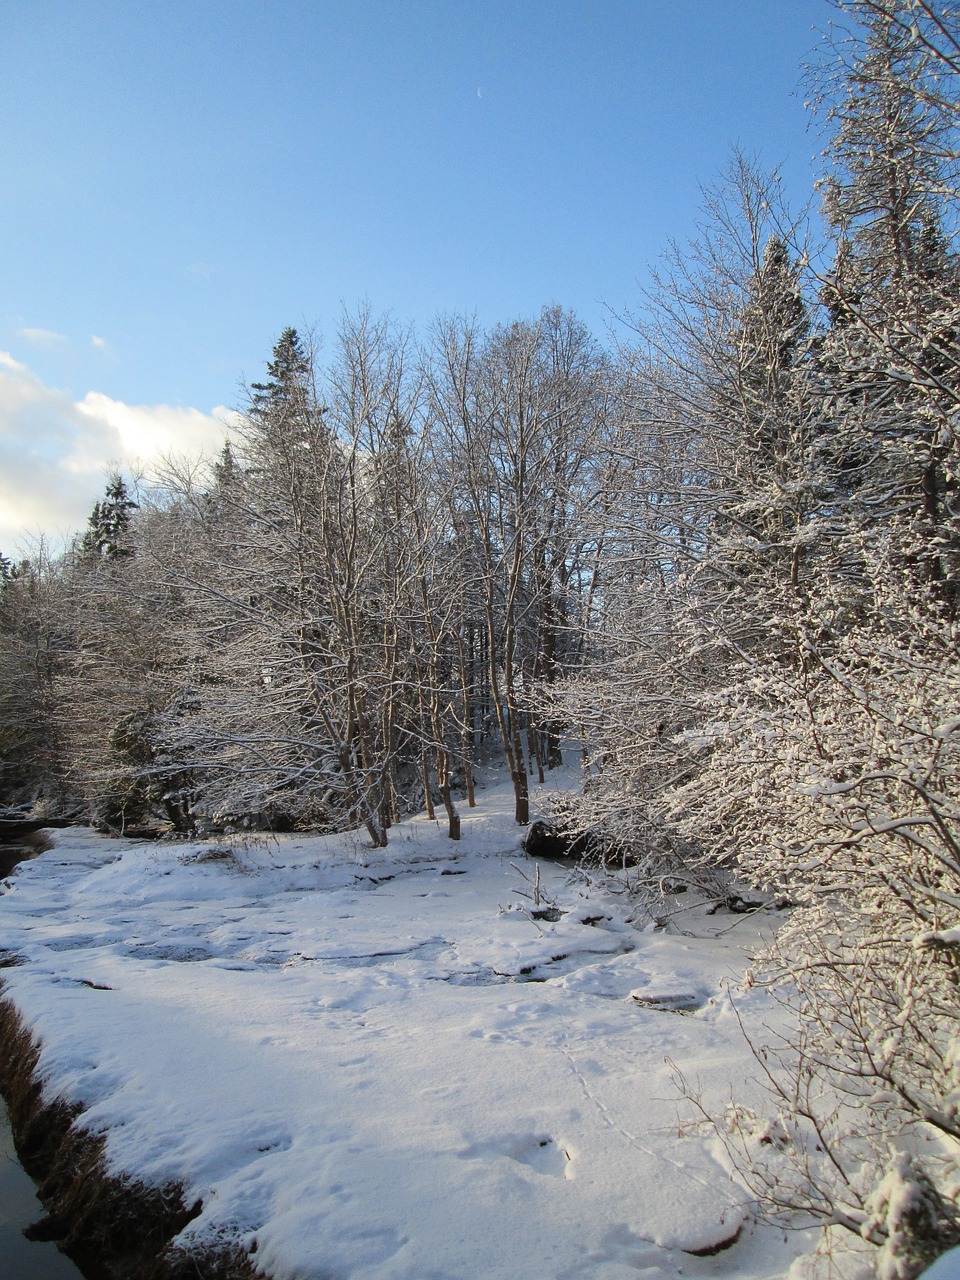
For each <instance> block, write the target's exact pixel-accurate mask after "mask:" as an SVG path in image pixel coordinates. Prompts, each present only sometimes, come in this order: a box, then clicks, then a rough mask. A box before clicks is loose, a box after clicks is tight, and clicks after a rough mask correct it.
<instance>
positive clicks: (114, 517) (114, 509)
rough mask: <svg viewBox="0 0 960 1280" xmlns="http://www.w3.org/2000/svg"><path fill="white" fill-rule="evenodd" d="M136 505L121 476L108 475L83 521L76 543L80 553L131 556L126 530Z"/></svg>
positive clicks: (98, 556) (94, 556)
mask: <svg viewBox="0 0 960 1280" xmlns="http://www.w3.org/2000/svg"><path fill="white" fill-rule="evenodd" d="M137 509H138V504H137V503H136V502H134V500H133V499H132V498H131V497H130V495H129V493H128V491H127V486H126V484H125V482H124V480H123V478H122V476H120V475H116V474H115V475H113V476H111V478H110V481H109V482H108V484H107V487H106V490H105V491H104V496H103V498H102V499H101V500H100V501H99V502H97V503H96V504H95V505H94V508H93V511H92V513H91V515H90V518H89V519H88V521H87V531H86V533H85V534H84V535H83V539H82V540H81V543H80V551H81V554H82V555H83V556H84V557H87V558H89V559H102V560H118V559H124V558H127V557H129V556H132V555H133V554H134V553H133V548H132V547H131V546H130V545H129V541H128V531H129V528H130V519H131V514H132V513H133V512H134V511H136V510H137Z"/></svg>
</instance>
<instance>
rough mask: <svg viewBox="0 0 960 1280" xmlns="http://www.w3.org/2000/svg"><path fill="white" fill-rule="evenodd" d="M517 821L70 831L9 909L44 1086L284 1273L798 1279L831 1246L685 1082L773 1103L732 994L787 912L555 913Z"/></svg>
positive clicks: (6, 941)
mask: <svg viewBox="0 0 960 1280" xmlns="http://www.w3.org/2000/svg"><path fill="white" fill-rule="evenodd" d="M511 810H512V799H511V797H510V794H509V788H508V787H504V786H502V785H494V784H491V785H490V786H489V787H487V788H486V789H484V790H482V791H481V792H480V793H479V805H478V807H477V808H476V809H475V810H472V811H469V810H466V809H464V811H463V839H462V840H461V841H460V842H459V844H455V843H452V842H450V841H449V840H447V839H446V838H445V835H444V833H443V831H442V829H440V828H439V827H438V825H437V824H435V823H431V822H429V821H427V820H426V819H425V818H418V819H415V820H412V821H409V822H405V823H403V824H402V825H401V826H400V827H399V828H395V829H394V830H393V831H392V832H391V843H390V846H389V848H388V849H386V850H376V851H374V850H372V849H370V848H368V847H367V846H366V845H365V843H364V840H363V839H362V838H361V837H360V836H349V837H343V836H340V837H336V838H334V837H302V836H289V837H281V838H279V839H278V840H275V839H270V840H269V841H263V840H261V841H256V840H247V841H244V840H243V839H242V838H239V837H236V838H230V839H227V840H224V841H221V842H220V843H219V844H213V843H210V842H207V843H204V844H176V843H172V844H160V845H151V844H145V843H136V842H133V841H121V840H107V839H104V838H102V837H100V836H98V835H96V834H95V833H94V832H91V831H87V830H73V831H64V832H61V833H58V835H57V838H56V840H57V842H56V847H55V848H54V849H53V850H51V851H49V852H47V853H44V854H43V855H41V857H40V858H39V859H37V860H36V861H34V862H32V863H27V864H25V865H24V866H22V867H21V868H20V870H19V871H18V872H17V874H16V875H15V876H14V877H13V878H12V879H11V880H10V881H9V882H8V884H7V887H6V891H5V892H4V893H3V894H2V895H0V943H2V946H3V947H4V948H7V949H10V950H13V951H16V952H18V953H19V955H20V956H21V957H22V958H23V960H24V961H25V963H22V964H20V965H18V966H17V967H14V968H10V969H6V970H5V971H4V974H3V976H4V980H5V983H6V989H7V995H8V996H10V997H12V999H13V1000H14V1001H15V1002H16V1004H17V1005H18V1007H19V1008H20V1010H21V1012H22V1014H23V1017H24V1019H25V1021H26V1022H27V1024H28V1025H29V1026H30V1028H31V1029H32V1030H33V1031H34V1032H35V1034H36V1035H37V1036H38V1037H39V1038H40V1040H41V1042H42V1045H43V1049H42V1055H41V1059H40V1069H41V1071H42V1073H43V1075H44V1078H45V1081H46V1095H47V1097H48V1098H53V1097H59V1098H62V1099H64V1100H65V1101H66V1102H68V1103H71V1104H80V1105H81V1106H82V1107H83V1108H84V1116H83V1123H84V1125H86V1126H87V1127H89V1128H90V1129H91V1130H94V1131H96V1132H104V1133H106V1134H107V1147H106V1151H107V1158H108V1160H109V1162H110V1168H111V1171H113V1172H125V1173H131V1174H135V1175H137V1176H139V1177H140V1178H142V1179H144V1180H146V1181H148V1182H156V1183H158V1184H162V1183H167V1182H169V1181H171V1180H176V1181H178V1182H182V1183H183V1184H184V1185H185V1187H186V1188H187V1190H186V1197H185V1198H186V1200H187V1202H188V1203H190V1202H192V1201H193V1200H195V1199H197V1198H199V1199H202V1201H203V1211H202V1213H201V1215H200V1216H199V1217H198V1218H196V1219H195V1220H194V1221H193V1222H192V1223H191V1224H190V1225H189V1227H188V1228H187V1229H186V1231H185V1233H184V1237H183V1238H184V1241H185V1242H189V1241H191V1240H194V1239H200V1240H204V1241H210V1240H222V1239H225V1238H226V1239H234V1240H239V1241H240V1242H241V1243H244V1244H248V1245H249V1244H251V1243H252V1242H253V1241H254V1240H255V1241H256V1249H257V1251H256V1260H257V1262H258V1264H259V1265H260V1266H262V1267H263V1269H264V1270H265V1271H266V1272H267V1273H268V1274H269V1275H270V1276H271V1277H273V1278H274V1280H294V1278H296V1280H321V1278H324V1280H328V1278H331V1277H335V1278H336V1280H348V1278H349V1280H461V1278H462V1280H477V1278H479V1277H483V1278H484V1280H517V1278H518V1277H523V1278H524V1280H574V1278H576V1280H583V1278H584V1277H586V1278H589V1280H636V1277H637V1276H638V1275H648V1276H672V1275H679V1274H683V1275H685V1276H694V1277H696V1276H704V1277H705V1276H718V1277H719V1276H730V1277H734V1276H735V1277H743V1278H745V1280H746V1278H749V1277H757V1278H758V1280H759V1278H771V1280H772V1278H773V1277H782V1276H784V1275H785V1274H786V1273H787V1271H788V1270H789V1269H790V1267H791V1262H792V1260H793V1259H794V1258H796V1257H797V1256H798V1255H799V1254H801V1253H802V1252H804V1251H805V1250H810V1249H811V1248H812V1247H813V1246H814V1244H815V1242H816V1241H815V1237H814V1236H812V1235H811V1234H808V1233H803V1232H801V1233H797V1234H793V1235H791V1236H789V1237H788V1238H787V1239H786V1240H785V1239H784V1237H783V1235H782V1234H781V1233H779V1232H777V1231H774V1230H773V1229H771V1228H768V1227H759V1226H756V1225H755V1224H753V1223H751V1222H750V1221H749V1219H748V1217H747V1212H746V1208H745V1205H744V1197H743V1194H742V1192H741V1191H740V1189H739V1188H738V1186H737V1185H736V1184H735V1183H734V1182H733V1181H731V1179H730V1178H729V1176H728V1174H727V1172H726V1170H725V1169H724V1168H723V1167H722V1165H721V1164H720V1163H719V1161H718V1159H717V1158H716V1156H715V1144H712V1143H711V1142H710V1140H709V1138H708V1136H707V1135H704V1134H702V1133H698V1132H697V1131H696V1129H695V1127H694V1126H692V1125H688V1124H686V1123H682V1122H681V1119H678V1116H680V1117H681V1118H682V1117H683V1116H684V1115H685V1112H684V1109H683V1106H682V1104H681V1103H680V1101H679V1099H678V1095H677V1090H676V1087H675V1085H674V1083H673V1068H672V1066H671V1065H670V1064H671V1063H675V1064H676V1066H677V1067H678V1068H680V1069H681V1070H682V1071H683V1073H684V1075H685V1076H686V1077H687V1078H688V1079H689V1080H695V1081H697V1082H698V1085H699V1087H700V1088H701V1089H702V1091H703V1096H704V1100H705V1102H707V1103H708V1104H709V1105H711V1106H713V1107H715V1109H716V1110H718V1111H721V1110H722V1109H723V1106H724V1104H725V1103H726V1102H727V1101H728V1100H729V1099H730V1097H731V1095H732V1094H733V1093H734V1092H736V1096H737V1097H738V1099H739V1100H740V1101H745V1102H748V1103H749V1102H755V1101H756V1100H757V1097H758V1090H757V1087H756V1086H755V1085H753V1084H751V1078H752V1077H753V1076H754V1074H755V1071H754V1069H753V1060H752V1058H751V1055H750V1051H749V1049H748V1047H747V1045H746V1044H745V1042H744V1040H743V1037H742V1035H741V1032H740V1029H739V1026H738V1021H737V1018H736V1016H735V1014H734V1013H733V1011H732V1009H731V1005H730V996H729V994H728V991H727V986H726V984H727V983H728V982H729V981H732V982H733V983H734V984H736V981H737V979H738V976H739V975H740V974H741V972H742V971H743V969H744V967H745V966H746V964H747V963H748V955H747V953H748V952H749V950H750V948H751V947H753V946H755V945H756V942H757V936H758V930H759V928H760V927H762V926H763V925H764V924H765V926H766V927H767V928H769V927H770V921H769V920H766V921H763V920H762V918H760V917H753V918H747V917H735V916H729V915H728V916H719V915H718V916H712V917H706V916H705V915H703V914H700V915H697V913H695V912H694V913H691V915H690V923H691V925H694V924H695V925H696V930H695V933H696V935H698V936H694V933H693V932H691V934H690V935H689V936H688V935H685V934H683V933H680V932H664V931H662V930H656V929H654V928H653V927H652V926H651V925H647V926H644V925H643V924H642V923H640V924H637V925H633V924H631V923H629V922H628V917H629V915H630V912H631V909H632V907H633V905H634V904H633V903H632V902H631V901H630V899H629V898H628V897H626V896H625V895H622V894H618V893H617V892H616V891H615V889H614V890H611V889H610V888H606V889H604V888H601V887H599V886H597V885H592V886H591V885H588V884H587V883H586V881H585V880H584V879H583V878H582V877H580V876H578V875H576V874H575V873H572V872H571V871H569V870H566V869H563V868H561V867H557V866H554V865H549V864H542V865H541V869H540V870H541V876H542V891H543V898H542V900H541V904H540V905H541V908H547V907H549V906H555V907H556V908H558V909H559V911H561V912H562V914H560V915H559V918H557V919H553V920H551V919H548V918H543V919H534V918H532V912H533V907H534V903H533V902H532V900H531V897H530V896H529V895H530V894H531V893H532V880H533V878H534V875H535V868H534V864H533V863H532V862H530V861H529V860H526V859H525V858H524V857H523V855H522V853H521V852H520V847H519V846H520V838H521V835H522V833H521V832H520V831H519V829H518V828H516V826H515V825H514V824H513V823H512V821H511V817H510V814H511ZM524 895H528V896H524ZM549 914H550V915H557V911H552V912H550V913H549ZM681 919H683V918H681ZM711 935H715V936H711ZM737 1001H738V1007H739V1008H740V1009H741V1011H742V1012H743V1014H744V1016H745V1017H746V1018H747V1019H748V1020H749V1022H750V1024H751V1025H752V1026H754V1027H759V1026H761V1025H762V1023H763V1021H764V1019H765V1018H767V1017H770V1018H772V1017H773V1016H774V1011H773V1009H772V1007H769V1006H768V1005H767V1003H766V1001H767V997H766V996H765V995H764V994H763V993H762V992H760V991H750V992H747V993H743V994H742V995H741V996H738V997H737ZM658 1005H659V1006H660V1007H658ZM740 1223H743V1224H744V1226H743V1230H742V1231H741V1234H740V1238H739V1239H738V1240H737V1242H736V1243H735V1244H734V1245H733V1246H732V1247H731V1248H729V1249H726V1250H725V1251H723V1252H720V1253H717V1254H715V1255H713V1256H695V1254H694V1253H693V1252H691V1251H697V1250H706V1249H709V1248H710V1247H711V1246H714V1245H717V1244H719V1243H720V1242H722V1241H726V1240H729V1239H730V1238H731V1237H732V1236H733V1235H734V1234H735V1232H736V1229H737V1226H738V1225H739V1224H740Z"/></svg>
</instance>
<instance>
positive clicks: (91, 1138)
mask: <svg viewBox="0 0 960 1280" xmlns="http://www.w3.org/2000/svg"><path fill="white" fill-rule="evenodd" d="M7 963H9V958H8V959H7ZM38 1059H39V1045H38V1044H37V1042H36V1040H35V1039H34V1037H33V1036H32V1035H31V1034H30V1032H29V1031H28V1030H27V1028H26V1027H25V1026H24V1024H23V1020H22V1019H21V1017H20V1014H19V1012H18V1011H17V1008H16V1006H15V1005H14V1003H13V1002H12V1000H10V999H9V998H8V997H7V996H6V995H5V994H4V990H3V984H2V983H0V1092H2V1094H3V1096H4V1098H5V1100H6V1103H7V1107H8V1109H9V1112H10V1124H11V1128H12V1130H13V1137H14V1142H15V1144H16V1148H17V1154H18V1155H19V1157H20V1163H21V1164H22V1165H23V1167H24V1169H26V1171H27V1173H29V1174H30V1176H31V1177H32V1178H33V1180H34V1182H36V1183H37V1194H38V1195H39V1197H40V1200H41V1203H42V1204H43V1207H44V1209H45V1210H46V1213H47V1216H46V1217H45V1218H42V1219H41V1220H40V1222H38V1223H36V1224H34V1226H33V1227H31V1228H30V1229H29V1230H28V1232H27V1234H28V1235H29V1236H30V1237H31V1238H33V1239H36V1240H53V1241H55V1242H56V1244H57V1245H58V1246H59V1248H61V1249H62V1250H63V1252H64V1253H66V1254H67V1255H68V1256H69V1257H70V1258H72V1259H73V1261H74V1262H75V1263H76V1264H77V1266H78V1267H79V1268H80V1270H81V1271H82V1272H83V1274H84V1275H85V1276H87V1277H88V1280H198V1277H199V1278H200V1280H265V1277H264V1276H263V1273H262V1272H260V1271H258V1270H257V1269H256V1266H255V1264H254V1261H253V1259H252V1258H251V1257H250V1255H249V1254H248V1253H246V1252H244V1251H243V1250H240V1249H238V1248H237V1247H236V1246H219V1247H214V1248H209V1249H205V1250H204V1251H203V1252H201V1253H197V1252H187V1251H186V1250H184V1249H179V1248H176V1247H174V1246H172V1245H171V1243H170V1242H171V1241H172V1240H173V1238H174V1237H175V1236H176V1235H177V1234H178V1233H179V1232H180V1231H182V1229H183V1228H184V1227H185V1226H186V1225H187V1223H188V1222H190V1221H191V1220H192V1219H193V1218H195V1217H196V1216H197V1215H198V1214H199V1213H200V1210H201V1207H202V1205H201V1202H200V1201H195V1202H194V1203H191V1204H188V1203H186V1201H185V1200H184V1194H183V1191H184V1189H183V1187H181V1186H179V1185H177V1184H175V1183H174V1184H170V1185H168V1186H165V1187H149V1186H146V1185H145V1184H144V1183H142V1182H139V1181H137V1179H136V1178H133V1177H125V1176H124V1177H116V1176H111V1175H108V1174H107V1172H106V1168H105V1161H104V1158H103V1149H104V1142H105V1139H104V1138H103V1137H102V1136H97V1135H95V1134H90V1133H87V1132H85V1131H84V1130H83V1129H82V1128H81V1127H80V1125H79V1124H78V1121H79V1119H80V1117H81V1116H82V1114H83V1110H82V1108H80V1107H73V1108H71V1107H68V1106H66V1105H65V1104H64V1103H63V1102H58V1101H56V1100H54V1101H50V1102H45V1101H44V1098H43V1090H42V1085H41V1080H40V1076H39V1074H38V1071H37V1063H38Z"/></svg>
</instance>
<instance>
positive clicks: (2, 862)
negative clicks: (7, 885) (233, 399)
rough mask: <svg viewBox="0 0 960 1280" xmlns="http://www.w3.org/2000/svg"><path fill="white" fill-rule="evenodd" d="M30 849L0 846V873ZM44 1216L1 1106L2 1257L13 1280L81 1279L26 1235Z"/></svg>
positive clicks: (53, 1250)
mask: <svg viewBox="0 0 960 1280" xmlns="http://www.w3.org/2000/svg"><path fill="white" fill-rule="evenodd" d="M24 855H26V856H27V857H32V856H33V851H32V850H30V849H23V850H18V849H16V848H14V847H13V846H11V845H2V846H0V875H2V876H7V875H9V874H10V872H11V871H12V870H13V868H14V867H15V866H16V865H17V863H18V862H20V861H22V860H23V856H24ZM42 1217H43V1206H42V1205H41V1203H40V1201H39V1200H38V1199H37V1193H36V1188H35V1187H34V1185H33V1181H32V1180H31V1178H30V1177H29V1176H28V1175H27V1174H26V1173H25V1172H24V1171H23V1169H22V1168H21V1167H20V1162H19V1161H18V1160H17V1153H16V1150H15V1149H14V1145H13V1134H12V1133H11V1131H10V1121H9V1117H8V1115H7V1109H6V1107H0V1258H2V1259H3V1275H4V1276H8V1277H10V1280H14V1278H15V1280H82V1276H81V1272H80V1271H79V1270H78V1269H77V1268H76V1267H75V1266H74V1264H73V1263H72V1262H71V1261H70V1259H69V1258H67V1257H66V1256H65V1255H64V1254H62V1253H61V1252H60V1250H59V1249H58V1248H57V1246H56V1245H55V1244H49V1243H46V1242H39V1241H32V1240H28V1239H27V1238H26V1236H25V1235H24V1234H23V1233H24V1230H25V1229H26V1228H27V1227H29V1226H30V1224H31V1223H33V1222H36V1221H37V1220H38V1219H39V1218H42Z"/></svg>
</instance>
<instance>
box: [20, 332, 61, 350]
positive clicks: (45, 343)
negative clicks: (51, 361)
mask: <svg viewBox="0 0 960 1280" xmlns="http://www.w3.org/2000/svg"><path fill="white" fill-rule="evenodd" d="M17 332H18V334H19V336H20V337H21V338H23V339H24V341H25V342H29V343H30V345H31V346H32V347H40V349H41V350H43V351H49V350H50V349H51V347H58V346H60V344H61V343H62V342H66V341H67V335H66V334H65V333H54V331H53V330H52V329H18V330H17Z"/></svg>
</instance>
